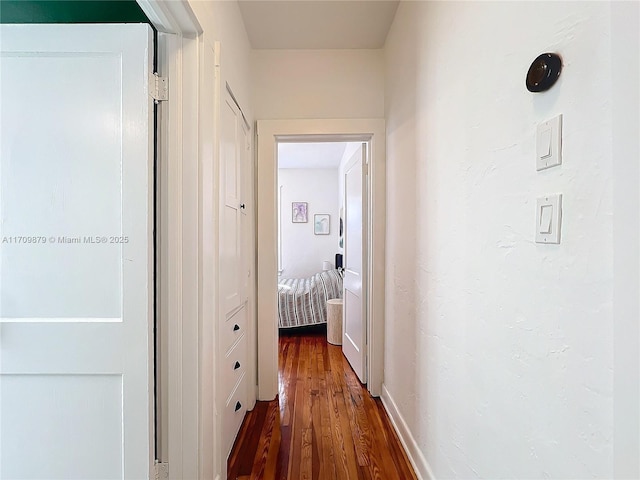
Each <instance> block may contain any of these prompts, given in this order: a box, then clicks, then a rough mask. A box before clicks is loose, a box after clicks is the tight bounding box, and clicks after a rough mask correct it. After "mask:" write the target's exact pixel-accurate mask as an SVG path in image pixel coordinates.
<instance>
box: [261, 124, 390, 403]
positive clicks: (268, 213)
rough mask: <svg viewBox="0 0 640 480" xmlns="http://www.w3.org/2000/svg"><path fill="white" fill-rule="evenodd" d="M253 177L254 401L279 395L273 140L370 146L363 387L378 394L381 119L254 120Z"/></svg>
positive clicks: (382, 185)
mask: <svg viewBox="0 0 640 480" xmlns="http://www.w3.org/2000/svg"><path fill="white" fill-rule="evenodd" d="M256 135H257V145H258V148H257V156H258V162H257V179H258V196H257V205H258V214H257V218H258V225H257V239H258V242H257V244H258V252H257V253H258V255H257V259H258V268H257V270H258V274H257V280H258V304H257V314H258V334H257V337H258V398H259V399H260V400H273V399H274V398H275V397H276V395H277V393H278V327H277V322H276V320H275V319H276V318H278V316H277V278H278V255H277V249H278V220H277V198H278V195H277V170H278V164H277V143H278V141H305V142H313V141H328V140H329V141H338V142H340V141H365V142H366V141H368V142H369V143H370V147H371V154H370V158H371V161H370V165H369V176H368V184H367V195H368V196H369V198H368V212H367V213H368V218H369V224H368V232H367V242H368V246H367V250H368V252H369V254H368V258H367V269H368V272H369V276H368V278H367V292H368V296H367V320H366V324H367V337H368V342H367V367H366V368H367V378H368V383H367V388H368V390H369V392H370V393H371V395H373V396H380V394H381V393H382V381H383V373H384V308H385V301H384V297H385V277H384V266H385V223H386V179H385V172H386V166H385V154H386V138H385V122H384V119H299V120H259V121H258V122H257V127H256Z"/></svg>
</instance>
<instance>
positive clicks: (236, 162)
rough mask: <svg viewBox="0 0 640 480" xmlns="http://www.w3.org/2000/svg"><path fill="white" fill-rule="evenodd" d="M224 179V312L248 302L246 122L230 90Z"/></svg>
mask: <svg viewBox="0 0 640 480" xmlns="http://www.w3.org/2000/svg"><path fill="white" fill-rule="evenodd" d="M220 115H221V119H220V126H221V131H222V134H221V137H220V141H221V156H220V158H221V162H222V172H221V180H222V185H221V188H223V196H224V197H223V198H224V209H223V214H222V215H223V217H222V224H221V227H220V234H221V237H222V242H221V267H222V272H223V281H222V280H221V287H222V292H223V301H224V311H225V313H226V314H230V313H232V312H233V311H234V310H236V309H237V308H238V307H239V306H240V305H242V303H243V301H244V294H243V286H244V279H243V278H242V272H243V271H244V266H243V265H242V266H241V264H242V213H241V212H242V210H243V209H245V208H246V206H245V205H244V204H243V203H242V180H243V175H242V168H243V154H244V139H243V138H241V137H242V136H243V134H244V131H243V128H242V127H243V122H242V120H241V113H240V110H239V108H238V106H237V105H236V104H235V102H234V100H233V98H232V97H231V95H230V94H229V93H228V92H225V95H224V102H223V104H222V108H221V112H220Z"/></svg>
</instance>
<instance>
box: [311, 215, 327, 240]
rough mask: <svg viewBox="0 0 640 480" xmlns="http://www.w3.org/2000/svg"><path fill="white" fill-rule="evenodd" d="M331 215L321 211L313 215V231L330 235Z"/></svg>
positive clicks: (317, 233)
mask: <svg viewBox="0 0 640 480" xmlns="http://www.w3.org/2000/svg"><path fill="white" fill-rule="evenodd" d="M330 223H331V216H330V215H329V214H327V213H319V214H316V215H314V216H313V233H315V234H316V235H329V224H330Z"/></svg>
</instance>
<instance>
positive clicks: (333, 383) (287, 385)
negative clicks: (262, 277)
mask: <svg viewBox="0 0 640 480" xmlns="http://www.w3.org/2000/svg"><path fill="white" fill-rule="evenodd" d="M269 406H275V402H271V403H266V402H259V403H258V404H257V406H256V408H255V409H254V411H252V412H250V414H249V415H247V418H246V419H245V422H244V424H243V426H242V428H241V431H240V434H239V435H238V443H237V444H236V445H235V446H234V449H233V451H232V454H231V456H230V465H229V477H228V478H230V479H234V480H235V479H236V478H274V477H273V476H272V475H273V473H272V472H269V471H268V470H270V469H271V470H273V468H274V466H273V464H272V463H273V462H272V461H270V460H269V458H270V457H271V458H273V455H269V454H268V452H267V453H265V454H262V453H255V452H256V450H257V451H258V452H263V453H264V449H260V448H257V447H258V445H262V444H263V443H262V442H260V439H258V438H256V437H257V432H260V431H261V432H262V436H263V437H264V436H266V435H271V433H272V432H270V431H269V428H268V427H267V428H264V425H263V426H262V427H261V425H262V424H265V425H277V423H278V422H277V421H275V422H273V421H269V419H270V415H269V413H268V412H269ZM279 408H280V425H281V443H280V449H279V452H278V457H277V463H276V465H275V469H276V476H275V478H277V479H278V480H285V479H298V478H309V479H318V480H329V479H353V480H355V479H391V478H399V479H400V478H401V479H411V478H416V476H415V474H414V472H413V469H412V467H411V466H410V464H409V461H408V459H407V457H406V455H405V453H404V451H403V449H402V446H401V444H400V442H399V440H398V437H397V436H396V434H395V432H394V430H393V427H392V425H391V423H390V422H389V419H388V417H387V414H386V412H385V410H384V407H383V405H382V402H381V401H380V399H374V398H372V397H371V396H370V395H369V393H368V392H367V390H366V389H365V388H364V387H363V386H362V385H361V384H360V383H359V382H358V379H357V377H356V375H355V373H354V372H353V370H352V369H351V367H350V366H349V364H348V362H347V361H346V359H345V358H344V356H343V355H342V350H341V348H340V347H339V346H334V345H330V344H328V343H327V342H326V331H325V329H324V328H323V327H321V328H318V329H314V330H304V331H298V330H296V331H291V332H285V333H284V334H282V335H281V337H280V340H279ZM252 433H254V435H251V434H252ZM276 436H277V433H276V434H274V437H276ZM252 437H253V438H252ZM258 471H259V472H264V473H260V474H259V475H258V474H256V472H258ZM252 472H253V473H252Z"/></svg>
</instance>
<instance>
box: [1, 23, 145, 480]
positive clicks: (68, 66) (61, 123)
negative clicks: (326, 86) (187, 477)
mask: <svg viewBox="0 0 640 480" xmlns="http://www.w3.org/2000/svg"><path fill="white" fill-rule="evenodd" d="M0 36H1V38H0V40H1V42H0V45H1V46H0V48H1V57H0V62H1V64H0V67H1V73H0V76H1V77H0V80H1V82H0V83H1V87H0V88H1V91H0V98H1V107H0V123H1V125H0V138H1V146H0V242H1V243H0V478H3V479H45V478H46V479H48V480H52V479H67V480H68V479H85V480H86V479H97V478H101V479H122V478H127V479H142V478H148V477H149V473H150V468H151V465H152V460H153V456H154V455H153V448H152V445H153V410H152V407H151V406H152V402H153V364H152V356H153V351H152V342H153V335H152V326H153V325H152V323H153V294H152V292H153V223H152V220H153V203H152V198H153V196H152V194H153V168H152V165H153V149H152V145H153V137H152V135H151V133H152V128H153V121H152V115H153V109H152V100H151V99H150V98H149V96H148V74H149V71H150V68H151V65H152V63H151V62H152V57H153V37H152V31H151V29H150V28H149V26H148V25H142V24H138V25H133V24H131V25H2V26H0Z"/></svg>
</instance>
